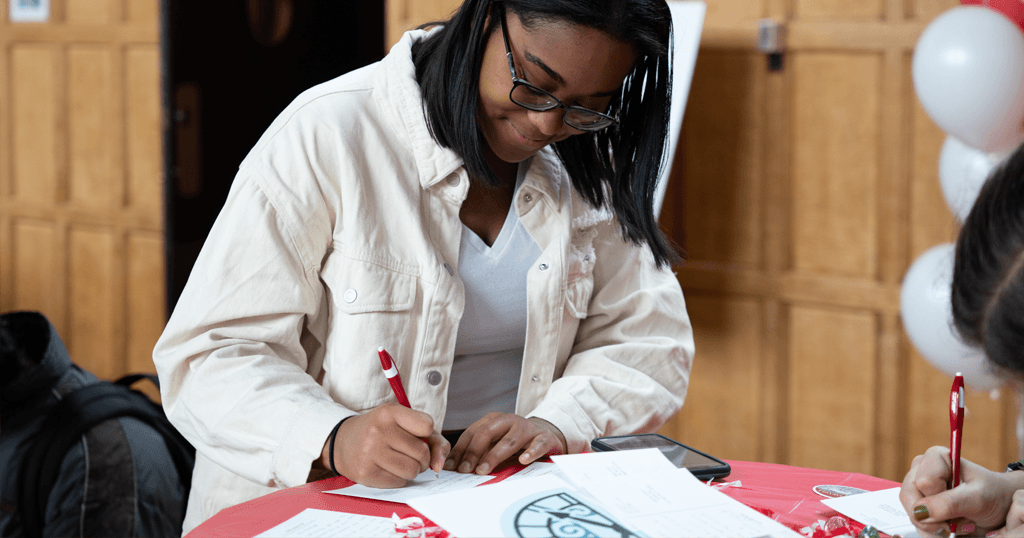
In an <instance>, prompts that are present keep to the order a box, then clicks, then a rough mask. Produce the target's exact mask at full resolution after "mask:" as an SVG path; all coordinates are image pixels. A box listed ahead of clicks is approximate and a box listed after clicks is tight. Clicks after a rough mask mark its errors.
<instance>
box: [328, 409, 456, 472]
mask: <svg viewBox="0 0 1024 538" xmlns="http://www.w3.org/2000/svg"><path fill="white" fill-rule="evenodd" d="M330 441H331V440H330V439H328V440H327V442H326V443H324V449H323V454H322V455H321V461H322V462H323V465H324V466H327V465H328V458H329V457H330V454H329V450H330V445H331V443H330ZM424 441H426V442H424ZM450 448H451V445H450V444H449V443H448V441H446V440H445V439H444V437H441V434H440V433H437V432H436V431H434V420H433V419H432V418H431V417H430V415H428V414H426V413H424V412H422V411H416V410H414V409H409V408H407V407H404V406H402V405H399V404H395V403H388V404H384V405H381V406H379V407H376V408H374V409H373V410H371V411H370V412H369V413H366V414H363V415H356V416H353V417H351V418H349V419H348V420H346V421H344V422H342V424H341V426H340V427H339V428H338V433H337V436H336V437H335V441H334V465H335V467H336V468H337V469H338V472H339V473H341V474H342V475H344V476H345V477H346V478H348V479H349V480H352V481H353V482H356V483H359V484H363V485H364V486H370V487H375V488H398V487H402V486H404V485H405V484H406V481H408V480H411V479H413V478H415V477H416V475H418V474H420V473H422V472H423V471H426V470H427V469H428V468H432V469H435V470H438V471H439V470H441V466H442V465H443V464H444V460H445V457H446V456H447V454H448V450H449V449H450Z"/></svg>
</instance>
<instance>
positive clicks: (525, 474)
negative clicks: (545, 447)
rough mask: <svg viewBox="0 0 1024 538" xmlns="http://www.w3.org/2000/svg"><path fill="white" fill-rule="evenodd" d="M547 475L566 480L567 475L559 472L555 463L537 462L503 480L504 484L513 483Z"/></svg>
mask: <svg viewBox="0 0 1024 538" xmlns="http://www.w3.org/2000/svg"><path fill="white" fill-rule="evenodd" d="M546 474H550V475H554V476H557V477H559V478H561V479H563V480H565V475H564V474H562V471H559V470H558V466H557V465H555V464H554V463H548V462H544V461H535V462H533V463H531V464H529V465H527V466H526V467H525V468H523V469H522V470H520V471H519V472H518V473H516V474H514V475H512V476H510V477H508V478H506V479H504V480H502V482H511V481H512V480H521V479H523V478H534V477H537V476H544V475H546Z"/></svg>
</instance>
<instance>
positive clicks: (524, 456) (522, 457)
mask: <svg viewBox="0 0 1024 538" xmlns="http://www.w3.org/2000/svg"><path fill="white" fill-rule="evenodd" d="M519 461H520V463H526V462H528V461H530V453H529V452H523V453H522V455H520V456H519Z"/></svg>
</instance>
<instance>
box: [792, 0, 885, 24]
mask: <svg viewBox="0 0 1024 538" xmlns="http://www.w3.org/2000/svg"><path fill="white" fill-rule="evenodd" d="M794 2H795V5H796V9H795V11H796V18H799V19H811V20H827V21H837V20H872V19H880V18H882V14H883V13H884V10H885V2H884V0H794Z"/></svg>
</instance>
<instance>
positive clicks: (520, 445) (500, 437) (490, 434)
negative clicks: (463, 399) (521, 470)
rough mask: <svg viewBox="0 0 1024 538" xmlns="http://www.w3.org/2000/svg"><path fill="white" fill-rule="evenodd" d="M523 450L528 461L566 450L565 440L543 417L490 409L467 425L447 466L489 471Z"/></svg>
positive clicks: (480, 472)
mask: <svg viewBox="0 0 1024 538" xmlns="http://www.w3.org/2000/svg"><path fill="white" fill-rule="evenodd" d="M520 452H522V454H521V455H520V458H519V463H522V464H524V465H527V464H530V463H532V462H533V461H535V460H537V459H538V458H541V457H544V456H546V455H548V454H551V453H564V452H565V441H564V438H563V437H562V434H561V432H559V431H558V428H556V427H554V426H553V425H551V424H550V423H548V422H545V421H542V420H540V419H536V420H535V419H533V418H531V419H529V420H527V419H524V418H522V417H520V416H518V415H514V414H511V413H490V414H488V415H487V416H485V417H484V418H482V419H480V420H478V421H477V422H475V423H473V424H472V425H471V426H470V427H469V428H467V429H466V431H465V432H464V433H463V434H462V436H461V437H460V438H459V441H458V442H457V443H455V447H454V448H452V451H451V453H450V454H449V457H448V461H446V462H445V469H448V470H455V471H458V472H460V473H470V472H475V473H477V474H487V473H489V472H491V471H493V470H494V469H495V468H496V467H497V466H498V465H500V464H501V463H502V462H504V461H505V460H507V459H509V458H511V457H513V456H515V455H516V454H518V453H520Z"/></svg>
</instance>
